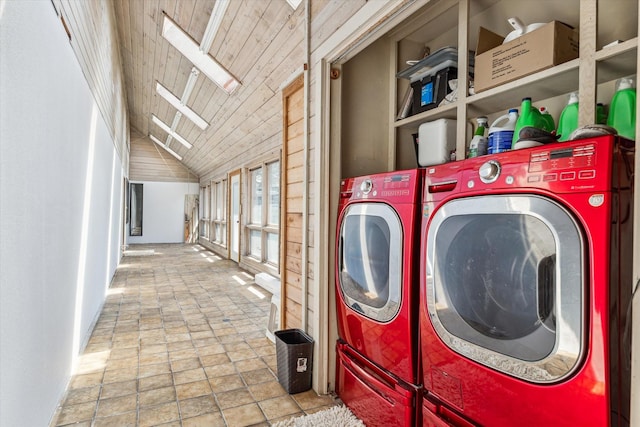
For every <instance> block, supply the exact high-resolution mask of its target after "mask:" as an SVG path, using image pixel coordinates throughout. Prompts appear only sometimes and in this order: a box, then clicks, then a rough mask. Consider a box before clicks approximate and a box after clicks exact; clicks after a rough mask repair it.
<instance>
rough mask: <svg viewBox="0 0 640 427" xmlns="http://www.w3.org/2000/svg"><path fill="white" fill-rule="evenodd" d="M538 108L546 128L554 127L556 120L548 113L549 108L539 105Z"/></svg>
mask: <svg viewBox="0 0 640 427" xmlns="http://www.w3.org/2000/svg"><path fill="white" fill-rule="evenodd" d="M539 110H540V114H542V118H543V119H544V122H545V123H546V125H545V126H546V128H551V129H555V128H556V122H555V120H553V116H552V115H551V113H549V110H547V108H546V107H540V108H539ZM546 128H545V129H546Z"/></svg>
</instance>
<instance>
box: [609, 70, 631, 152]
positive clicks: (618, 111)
mask: <svg viewBox="0 0 640 427" xmlns="http://www.w3.org/2000/svg"><path fill="white" fill-rule="evenodd" d="M607 125H609V126H611V127H613V128H614V129H615V130H617V131H618V135H620V136H624V137H625V138H629V139H633V140H635V139H636V89H635V88H634V87H633V80H631V79H629V78H622V79H620V80H618V81H617V82H616V93H615V94H614V95H613V98H612V99H611V105H610V106H609V118H608V119H607Z"/></svg>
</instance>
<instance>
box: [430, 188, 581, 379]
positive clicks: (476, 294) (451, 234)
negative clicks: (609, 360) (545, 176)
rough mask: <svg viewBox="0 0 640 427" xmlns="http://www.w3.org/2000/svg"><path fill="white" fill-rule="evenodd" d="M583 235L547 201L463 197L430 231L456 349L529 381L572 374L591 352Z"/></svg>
mask: <svg viewBox="0 0 640 427" xmlns="http://www.w3.org/2000/svg"><path fill="white" fill-rule="evenodd" d="M583 254H584V249H583V239H582V233H581V231H580V228H579V226H578V224H577V223H576V221H575V219H574V218H573V216H572V215H571V214H570V213H569V212H568V211H567V210H566V209H564V208H563V207H562V206H561V205H559V204H557V203H555V202H553V201H551V200H549V199H546V198H543V197H538V196H526V195H525V196H522V195H518V196H516V195H513V196H508V195H505V196H482V197H471V198H466V199H458V200H453V201H450V202H448V203H446V204H444V205H443V206H442V207H441V208H440V209H439V210H437V212H435V213H434V215H433V217H432V219H431V224H430V226H429V228H428V231H427V262H428V266H427V278H426V279H427V305H428V310H429V316H430V319H431V323H432V325H433V327H434V329H435V330H436V332H437V334H438V335H439V337H440V338H441V339H442V341H443V342H444V343H445V344H446V345H447V346H449V347H450V348H451V349H453V350H454V351H456V352H458V353H460V354H462V355H464V356H466V357H468V358H470V359H472V360H475V361H476V362H478V363H481V364H483V365H485V366H488V367H491V368H493V369H496V370H499V371H502V372H505V373H507V374H510V375H513V376H515V377H518V378H522V379H525V380H528V381H533V382H539V383H547V382H553V381H557V380H559V379H561V378H563V377H565V376H567V375H569V374H570V373H571V372H573V370H574V369H575V368H576V366H577V363H578V360H579V359H580V356H581V353H582V351H583V349H584V342H583V341H584V325H583V323H584V319H583V316H584V315H583V313H584V310H583V305H584V301H585V297H584V289H585V283H584V266H583V263H584V256H583Z"/></svg>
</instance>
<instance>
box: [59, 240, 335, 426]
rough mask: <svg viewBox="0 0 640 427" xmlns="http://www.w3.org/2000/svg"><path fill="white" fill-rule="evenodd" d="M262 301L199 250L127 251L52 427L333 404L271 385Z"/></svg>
mask: <svg viewBox="0 0 640 427" xmlns="http://www.w3.org/2000/svg"><path fill="white" fill-rule="evenodd" d="M270 297H271V296H270V295H269V294H268V293H267V292H266V291H264V290H262V288H260V287H258V286H256V285H255V284H254V282H253V276H252V275H250V274H248V273H246V272H245V271H243V270H241V269H239V268H238V266H237V264H235V263H233V262H231V261H228V260H222V259H220V258H219V257H217V256H216V255H214V254H213V253H212V252H210V251H208V250H206V249H205V248H204V247H202V246H200V245H179V244H178V245H133V246H130V247H129V248H128V250H127V252H126V253H125V256H124V257H123V259H122V261H121V264H120V266H119V267H118V270H117V272H116V274H115V277H114V279H113V282H112V284H111V287H110V289H109V291H108V295H107V298H106V301H105V304H104V307H103V309H102V312H101V314H100V316H99V318H98V320H97V322H96V325H95V328H94V330H93V333H92V335H91V337H90V338H89V341H88V343H87V346H86V348H85V350H84V352H83V353H82V355H81V356H80V359H79V363H78V366H77V369H76V372H75V374H74V375H73V377H72V379H71V382H70V384H69V388H68V390H67V393H66V396H65V397H64V399H63V401H62V402H61V404H60V406H59V408H58V410H57V412H56V414H55V416H54V418H53V422H52V426H67V425H74V426H94V427H101V426H184V427H187V426H189V427H191V426H212V427H214V426H251V425H255V426H269V425H271V424H272V423H274V422H277V421H281V420H286V419H289V418H291V417H295V416H300V415H303V414H305V413H313V412H316V411H319V410H322V409H326V408H327V407H330V406H333V405H335V404H337V403H338V402H337V401H336V400H334V399H333V398H332V397H331V396H318V395H317V394H316V393H315V392H313V390H309V391H307V392H303V393H299V394H296V395H289V394H287V392H286V391H285V390H284V389H283V388H282V386H281V385H280V384H279V383H278V379H277V371H276V351H275V345H274V344H273V343H272V342H271V341H269V339H267V338H266V337H265V326H266V324H267V320H268V316H269V309H270Z"/></svg>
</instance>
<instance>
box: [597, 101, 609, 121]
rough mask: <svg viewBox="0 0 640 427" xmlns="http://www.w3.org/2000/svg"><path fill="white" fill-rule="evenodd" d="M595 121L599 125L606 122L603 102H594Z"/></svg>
mask: <svg viewBox="0 0 640 427" xmlns="http://www.w3.org/2000/svg"><path fill="white" fill-rule="evenodd" d="M596 123H597V124H599V125H606V124H607V113H606V112H605V111H604V104H603V103H601V102H598V103H597V104H596Z"/></svg>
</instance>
